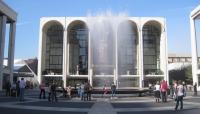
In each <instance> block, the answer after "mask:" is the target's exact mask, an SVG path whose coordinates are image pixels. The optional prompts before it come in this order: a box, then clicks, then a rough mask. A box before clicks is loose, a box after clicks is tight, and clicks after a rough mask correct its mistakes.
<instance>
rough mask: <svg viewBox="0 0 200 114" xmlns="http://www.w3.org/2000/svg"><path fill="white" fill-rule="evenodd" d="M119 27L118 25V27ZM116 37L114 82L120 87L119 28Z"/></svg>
mask: <svg viewBox="0 0 200 114" xmlns="http://www.w3.org/2000/svg"><path fill="white" fill-rule="evenodd" d="M116 28H118V26H117V27H116ZM115 38H116V41H115V54H116V55H115V56H116V58H115V63H116V64H115V70H114V77H115V78H114V84H115V85H116V87H117V88H119V74H118V56H119V55H118V34H117V30H116V34H115Z"/></svg>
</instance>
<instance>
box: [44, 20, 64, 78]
mask: <svg viewBox="0 0 200 114" xmlns="http://www.w3.org/2000/svg"><path fill="white" fill-rule="evenodd" d="M46 26H48V27H46V28H45V27H44V28H45V30H43V31H44V32H45V37H46V38H45V39H46V49H45V70H44V71H43V74H48V75H61V74H62V66H63V26H62V25H61V24H60V23H58V22H49V23H47V25H46Z"/></svg>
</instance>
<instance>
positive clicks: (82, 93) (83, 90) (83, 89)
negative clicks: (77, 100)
mask: <svg viewBox="0 0 200 114" xmlns="http://www.w3.org/2000/svg"><path fill="white" fill-rule="evenodd" d="M81 100H85V85H84V83H82V84H81Z"/></svg>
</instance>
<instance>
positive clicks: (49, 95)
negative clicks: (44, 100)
mask: <svg viewBox="0 0 200 114" xmlns="http://www.w3.org/2000/svg"><path fill="white" fill-rule="evenodd" d="M47 91H48V101H49V102H51V84H49V86H48V89H47Z"/></svg>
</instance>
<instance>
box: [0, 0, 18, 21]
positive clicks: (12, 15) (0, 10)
mask: <svg viewBox="0 0 200 114" xmlns="http://www.w3.org/2000/svg"><path fill="white" fill-rule="evenodd" d="M0 14H4V15H6V16H7V17H8V20H9V21H17V13H16V12H15V11H14V10H13V9H11V8H10V7H9V6H8V5H7V4H5V3H4V2H3V1H2V0H0Z"/></svg>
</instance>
